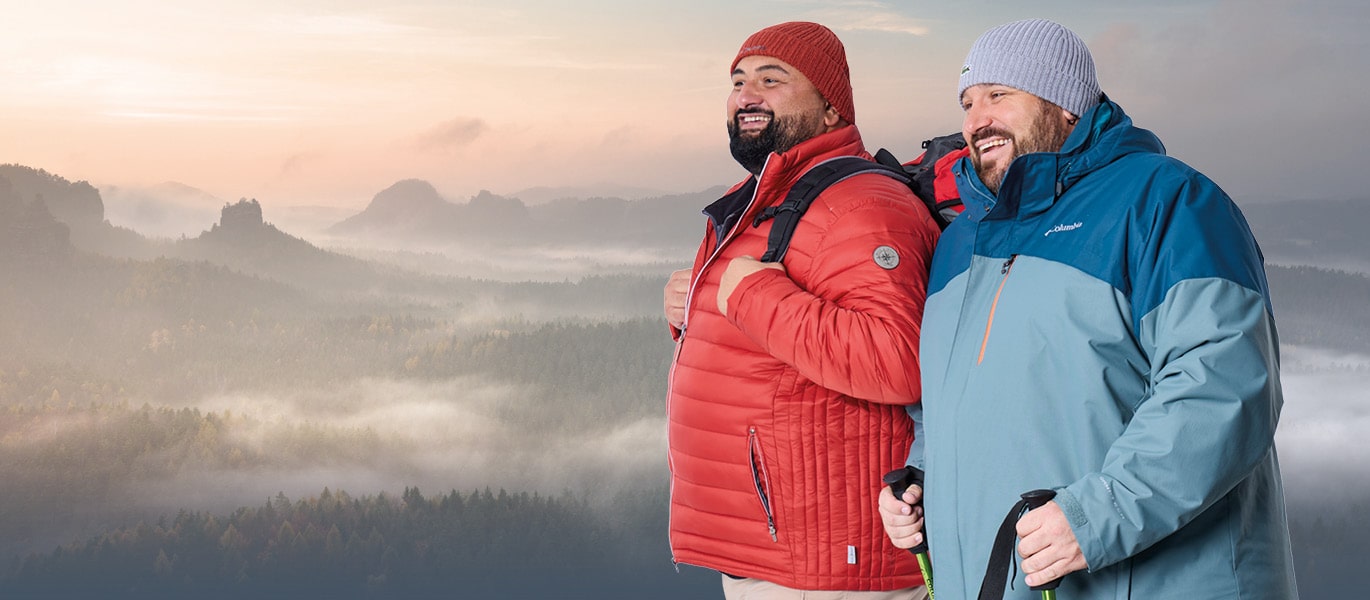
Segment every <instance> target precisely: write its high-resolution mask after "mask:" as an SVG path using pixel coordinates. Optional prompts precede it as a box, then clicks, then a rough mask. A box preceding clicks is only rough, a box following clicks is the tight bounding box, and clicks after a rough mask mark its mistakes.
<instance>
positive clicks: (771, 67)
mask: <svg viewBox="0 0 1370 600" xmlns="http://www.w3.org/2000/svg"><path fill="white" fill-rule="evenodd" d="M756 71H757V72H758V73H759V72H762V71H780V72H781V73H784V74H786V75H789V74H790V72H789V71H786V70H785V67H782V66H780V65H761V66H759V67H757V68H756ZM745 74H746V73H744V72H743V71H742V69H733V75H745Z"/></svg>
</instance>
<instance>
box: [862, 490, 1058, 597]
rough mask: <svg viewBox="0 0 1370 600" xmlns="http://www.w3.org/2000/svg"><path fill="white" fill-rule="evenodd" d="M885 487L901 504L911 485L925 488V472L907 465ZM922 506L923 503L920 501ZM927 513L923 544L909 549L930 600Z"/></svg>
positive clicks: (930, 581)
mask: <svg viewBox="0 0 1370 600" xmlns="http://www.w3.org/2000/svg"><path fill="white" fill-rule="evenodd" d="M885 485H888V486H890V491H891V492H894V497H895V498H896V499H898V500H899V501H900V502H903V501H904V492H906V491H908V489H909V486H910V485H917V486H918V487H920V488H921V487H923V470H922V469H919V468H918V467H915V466H913V465H905V466H904V467H903V468H899V469H895V470H893V471H890V472H889V473H886V474H885ZM920 504H921V501H920ZM927 523H928V521H927V513H924V514H923V543H921V544H918V545H917V546H914V547H912V548H909V552H911V553H913V558H914V559H915V560H917V561H918V570H919V571H922V573H923V584H924V585H926V586H928V600H933V598H932V559H931V558H930V557H928V525H927ZM1053 600H1054V599H1053Z"/></svg>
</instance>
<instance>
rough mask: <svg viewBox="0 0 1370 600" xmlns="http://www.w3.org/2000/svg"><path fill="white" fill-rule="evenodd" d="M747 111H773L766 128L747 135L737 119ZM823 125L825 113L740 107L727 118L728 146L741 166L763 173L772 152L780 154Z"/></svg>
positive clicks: (819, 130)
mask: <svg viewBox="0 0 1370 600" xmlns="http://www.w3.org/2000/svg"><path fill="white" fill-rule="evenodd" d="M747 114H766V115H770V116H771V122H770V123H769V124H767V125H766V128H765V129H762V130H761V131H759V132H757V133H748V134H745V135H744V134H743V133H742V132H741V130H742V127H741V125H739V123H738V121H739V119H741V118H742V115H747ZM822 126H823V116H822V115H821V114H820V115H816V116H812V117H807V116H805V115H793V116H788V117H777V116H775V113H773V112H770V111H765V110H749V111H741V110H740V111H737V114H736V115H734V116H733V118H732V119H730V120H728V149H729V150H731V151H732V153H733V159H734V160H736V161H737V163H738V164H740V165H742V168H744V169H746V170H747V171H748V172H750V173H751V174H752V175H760V174H761V169H762V167H765V166H766V158H767V157H769V156H770V155H771V153H772V152H775V153H776V154H779V153H782V152H785V151H787V150H789V149H790V148H793V147H795V146H798V145H799V144H800V143H802V142H804V141H806V140H808V139H810V138H813V137H814V136H816V135H818V133H819V132H821V131H823V127H822Z"/></svg>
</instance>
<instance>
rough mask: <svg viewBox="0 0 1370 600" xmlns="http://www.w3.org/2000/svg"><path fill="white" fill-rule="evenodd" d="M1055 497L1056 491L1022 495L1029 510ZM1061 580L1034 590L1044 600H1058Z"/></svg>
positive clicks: (1032, 492)
mask: <svg viewBox="0 0 1370 600" xmlns="http://www.w3.org/2000/svg"><path fill="white" fill-rule="evenodd" d="M1055 497H1056V490H1032V491H1031V492H1024V493H1023V495H1022V498H1023V502H1025V503H1026V504H1027V509H1028V510H1033V509H1036V508H1041V507H1042V505H1044V504H1046V503H1047V502H1050V501H1051V499H1052V498H1055ZM1061 579H1062V578H1061V577H1057V578H1056V579H1053V580H1051V581H1048V582H1046V583H1043V584H1042V585H1034V586H1032V590H1033V591H1040V592H1042V600H1056V588H1057V587H1058V586H1060V585H1061Z"/></svg>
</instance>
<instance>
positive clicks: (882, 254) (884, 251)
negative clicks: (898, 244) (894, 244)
mask: <svg viewBox="0 0 1370 600" xmlns="http://www.w3.org/2000/svg"><path fill="white" fill-rule="evenodd" d="M871 258H874V259H875V264H877V265H880V268H882V269H885V270H890V269H893V268H895V267H897V266H899V253H898V252H895V251H894V248H891V247H889V246H881V247H879V248H876V249H875V253H874V254H872V255H871Z"/></svg>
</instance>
